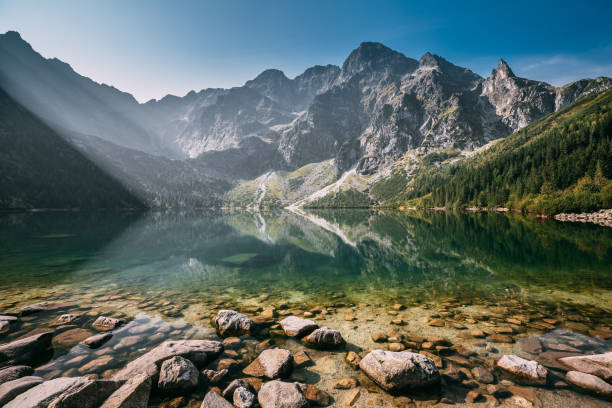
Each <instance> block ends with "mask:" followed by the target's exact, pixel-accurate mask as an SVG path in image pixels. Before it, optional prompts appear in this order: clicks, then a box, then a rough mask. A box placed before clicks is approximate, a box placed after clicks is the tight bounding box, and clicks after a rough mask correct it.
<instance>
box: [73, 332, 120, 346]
mask: <svg viewBox="0 0 612 408" xmlns="http://www.w3.org/2000/svg"><path fill="white" fill-rule="evenodd" d="M111 337H113V335H112V334H111V333H101V334H96V335H95V336H91V337H88V338H86V339H85V340H83V341H82V342H81V343H83V344H84V345H86V346H87V347H89V348H92V349H95V348H98V347H100V346H101V345H103V344H104V343H106V342H107V341H109V340H110V339H111Z"/></svg>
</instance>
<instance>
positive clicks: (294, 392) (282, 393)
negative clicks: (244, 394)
mask: <svg viewBox="0 0 612 408" xmlns="http://www.w3.org/2000/svg"><path fill="white" fill-rule="evenodd" d="M257 400H258V401H259V405H261V408H303V407H307V406H308V401H307V400H306V397H304V393H303V392H302V389H301V387H300V386H299V384H298V383H288V382H283V381H278V380H277V381H270V382H267V383H265V384H264V385H262V386H261V389H260V390H259V393H258V394H257Z"/></svg>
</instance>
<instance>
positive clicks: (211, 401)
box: [200, 391, 233, 408]
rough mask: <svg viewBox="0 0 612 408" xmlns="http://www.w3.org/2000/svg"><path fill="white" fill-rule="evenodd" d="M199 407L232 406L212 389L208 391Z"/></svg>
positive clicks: (222, 407) (216, 407)
mask: <svg viewBox="0 0 612 408" xmlns="http://www.w3.org/2000/svg"><path fill="white" fill-rule="evenodd" d="M200 408H233V406H232V404H230V403H229V402H227V400H226V399H225V398H223V397H222V396H221V395H219V394H217V393H216V392H214V391H208V392H207V393H206V395H205V396H204V401H202V405H200Z"/></svg>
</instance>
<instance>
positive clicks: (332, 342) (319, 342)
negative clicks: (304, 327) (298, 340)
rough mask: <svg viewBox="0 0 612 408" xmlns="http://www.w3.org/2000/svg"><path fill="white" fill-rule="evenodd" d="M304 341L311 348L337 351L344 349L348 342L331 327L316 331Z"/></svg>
mask: <svg viewBox="0 0 612 408" xmlns="http://www.w3.org/2000/svg"><path fill="white" fill-rule="evenodd" d="M303 341H304V343H305V344H306V345H308V346H310V347H314V348H321V349H337V348H342V347H344V345H345V344H346V341H344V339H343V338H342V334H340V332H339V331H338V330H333V329H330V328H329V327H321V328H320V329H316V330H315V331H313V332H312V333H310V334H309V335H308V336H306V337H305V338H304V339H303Z"/></svg>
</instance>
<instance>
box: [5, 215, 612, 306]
mask: <svg viewBox="0 0 612 408" xmlns="http://www.w3.org/2000/svg"><path fill="white" fill-rule="evenodd" d="M0 270H1V271H2V274H0V291H1V292H0V293H2V294H4V295H5V298H7V299H9V298H10V299H14V295H17V298H16V300H17V301H20V300H22V299H21V298H22V297H27V295H28V293H30V292H32V293H39V291H37V290H36V289H43V288H46V289H49V288H55V290H58V291H60V292H64V291H65V292H67V293H71V292H75V291H80V290H82V289H83V288H85V289H88V288H89V289H95V290H98V291H100V290H103V289H104V288H116V287H120V288H122V289H124V290H128V291H130V292H133V293H140V294H143V295H145V296H147V297H151V296H152V295H153V294H156V293H157V294H159V295H161V296H163V295H164V294H168V293H172V294H173V301H174V302H177V303H179V302H182V303H183V304H184V305H189V304H191V303H197V302H199V301H200V300H202V299H210V298H223V297H232V298H241V297H244V298H248V297H253V296H257V295H260V294H262V293H265V294H268V295H270V296H272V297H275V298H278V299H283V300H285V301H289V302H291V301H296V302H304V303H311V302H312V303H316V302H320V301H321V300H322V299H329V298H333V299H342V300H344V301H346V302H358V301H370V302H385V301H390V300H397V301H402V302H408V303H410V302H420V301H428V300H435V299H440V298H445V297H454V298H459V299H464V300H466V301H468V300H471V299H481V298H482V299H489V300H494V299H496V298H507V297H514V296H517V297H524V296H537V297H538V298H540V299H544V300H546V299H547V298H548V299H549V300H551V301H553V300H554V301H558V300H562V301H568V302H577V303H589V304H594V305H596V306H598V307H601V308H603V309H607V310H610V309H612V303H611V297H610V293H612V292H611V290H612V279H611V278H612V230H611V229H610V228H605V227H600V226H596V225H588V224H578V225H577V224H567V223H560V222H556V221H551V220H537V219H529V218H524V217H521V216H513V215H506V214H489V213H484V214H459V215H456V214H449V213H440V212H436V213H395V212H372V211H357V210H351V211H328V212H309V213H303V214H301V215H298V214H294V213H291V212H277V213H263V214H258V213H236V214H218V213H206V214H194V213H186V214H176V213H173V214H158V213H152V214H139V213H119V214H113V213H94V214H88V213H30V214H17V215H5V216H2V217H0ZM23 300H24V301H25V299H23Z"/></svg>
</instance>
